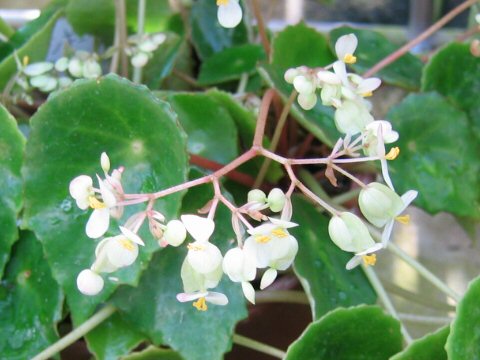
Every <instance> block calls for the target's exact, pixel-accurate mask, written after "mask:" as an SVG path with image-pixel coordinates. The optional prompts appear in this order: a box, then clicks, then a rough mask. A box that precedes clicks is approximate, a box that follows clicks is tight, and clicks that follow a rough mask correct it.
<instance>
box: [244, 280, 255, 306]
mask: <svg viewBox="0 0 480 360" xmlns="http://www.w3.org/2000/svg"><path fill="white" fill-rule="evenodd" d="M242 291H243V295H245V298H246V299H247V300H248V301H250V302H251V303H252V304H254V305H255V289H254V288H253V286H252V284H250V283H249V282H247V281H244V282H242Z"/></svg>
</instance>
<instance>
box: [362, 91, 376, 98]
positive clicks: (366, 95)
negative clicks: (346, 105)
mask: <svg viewBox="0 0 480 360" xmlns="http://www.w3.org/2000/svg"><path fill="white" fill-rule="evenodd" d="M372 95H373V93H372V92H371V91H369V92H366V93H363V94H362V96H363V97H370V96H372Z"/></svg>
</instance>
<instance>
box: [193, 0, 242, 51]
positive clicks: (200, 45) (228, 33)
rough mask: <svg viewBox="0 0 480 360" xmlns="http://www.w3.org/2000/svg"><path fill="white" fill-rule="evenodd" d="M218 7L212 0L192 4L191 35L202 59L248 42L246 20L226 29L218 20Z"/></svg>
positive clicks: (198, 0)
mask: <svg viewBox="0 0 480 360" xmlns="http://www.w3.org/2000/svg"><path fill="white" fill-rule="evenodd" d="M217 9H218V7H217V4H216V2H215V1H212V0H197V1H195V2H194V3H193V5H192V9H191V11H190V27H191V37H192V42H193V45H194V46H195V48H196V50H197V53H198V56H199V57H200V59H206V58H208V57H210V56H212V55H213V54H215V53H217V52H220V51H222V50H224V49H228V48H230V47H232V46H235V45H242V44H246V43H247V42H248V36H247V28H246V26H245V22H244V21H242V22H240V24H239V25H237V26H236V27H234V28H233V29H226V28H224V27H222V26H221V25H220V24H219V22H218V20H217Z"/></svg>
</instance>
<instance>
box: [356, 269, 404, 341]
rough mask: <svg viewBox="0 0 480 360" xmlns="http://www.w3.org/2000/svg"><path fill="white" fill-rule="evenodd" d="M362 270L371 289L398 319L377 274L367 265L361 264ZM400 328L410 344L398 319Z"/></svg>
mask: <svg viewBox="0 0 480 360" xmlns="http://www.w3.org/2000/svg"><path fill="white" fill-rule="evenodd" d="M362 268H363V271H364V272H365V275H367V278H368V280H369V281H370V284H372V287H373V289H374V290H375V292H376V293H377V295H378V297H379V298H380V300H381V302H382V303H383V305H384V306H385V308H386V309H387V311H388V312H389V313H390V315H392V316H393V317H394V318H396V319H398V320H400V318H399V316H398V314H397V311H396V310H395V308H394V307H393V304H392V302H391V300H390V297H389V296H388V294H387V292H386V291H385V289H384V288H383V285H382V283H381V282H380V279H379V278H378V276H377V274H376V273H375V271H374V270H373V269H372V268H371V267H369V266H364V265H363V264H362ZM400 330H401V332H402V334H403V337H404V339H405V342H406V343H407V345H408V344H411V343H412V342H413V339H412V337H411V336H410V334H409V333H408V331H407V329H405V326H403V324H402V322H401V321H400Z"/></svg>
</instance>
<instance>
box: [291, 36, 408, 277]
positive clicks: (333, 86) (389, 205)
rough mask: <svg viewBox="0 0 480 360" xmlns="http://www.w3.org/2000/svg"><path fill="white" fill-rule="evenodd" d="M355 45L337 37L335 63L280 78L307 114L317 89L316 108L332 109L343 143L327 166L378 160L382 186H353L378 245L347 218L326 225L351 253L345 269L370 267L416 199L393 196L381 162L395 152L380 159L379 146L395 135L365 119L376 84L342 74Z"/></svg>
mask: <svg viewBox="0 0 480 360" xmlns="http://www.w3.org/2000/svg"><path fill="white" fill-rule="evenodd" d="M357 45H358V40H357V38H356V36H355V35H354V34H348V35H344V36H341V37H340V38H339V39H338V40H337V42H336V43H335V53H336V55H337V60H336V61H335V62H334V63H332V64H330V65H328V66H326V67H325V68H323V69H320V70H318V69H310V68H307V67H304V66H303V67H298V68H293V69H289V70H287V71H286V73H285V80H286V81H287V82H288V83H291V84H293V86H294V88H295V90H296V91H297V92H298V98H297V100H298V103H299V105H300V106H301V107H302V108H303V109H305V110H309V109H312V108H313V107H314V106H315V105H316V103H317V94H316V91H317V89H320V98H321V101H322V104H323V105H325V106H332V107H334V108H335V126H336V128H337V129H338V131H339V132H341V133H342V134H345V138H344V139H339V141H338V142H337V144H336V145H335V147H334V149H333V151H332V154H331V155H330V158H329V159H330V160H332V161H333V160H334V159H336V158H338V157H340V156H342V155H349V156H352V157H359V156H360V154H359V153H357V151H358V150H362V151H363V153H364V154H365V155H366V156H367V157H369V158H370V160H380V162H381V165H382V175H383V178H384V180H385V182H386V183H387V185H388V186H385V185H383V184H380V183H376V182H374V183H371V184H369V185H364V184H363V183H361V181H357V182H358V183H360V184H361V185H362V190H361V192H360V195H359V205H360V210H361V212H362V214H363V215H364V217H365V218H366V219H367V220H368V221H369V222H371V223H372V224H373V225H374V226H376V227H379V228H382V227H383V229H384V230H383V234H382V242H381V243H376V242H375V241H374V240H373V239H372V237H371V235H370V233H369V231H368V229H367V227H366V225H365V224H364V222H363V221H362V220H361V219H360V218H359V217H358V216H356V215H354V214H352V213H350V212H340V213H337V214H334V216H333V217H332V219H331V220H330V223H329V227H328V231H329V234H330V237H331V238H332V240H333V242H334V243H335V244H336V245H337V246H338V247H340V248H341V249H342V250H344V251H348V252H352V253H354V257H353V258H352V260H350V261H349V262H348V264H347V269H351V268H353V267H355V266H357V265H358V264H359V263H360V262H361V260H362V259H363V261H364V263H365V264H366V265H374V264H375V261H376V256H375V254H374V253H375V252H376V251H378V250H380V249H382V248H384V247H386V246H387V244H388V241H389V238H390V235H391V232H392V228H393V223H394V221H395V220H397V221H399V222H402V223H406V222H407V221H408V217H407V216H402V215H401V214H402V213H403V211H404V210H405V208H406V207H407V206H408V205H409V204H410V203H411V202H412V201H413V200H414V199H415V197H416V195H417V192H416V191H413V190H411V191H408V192H407V193H406V194H404V195H403V196H401V197H400V196H399V195H397V193H396V192H395V190H394V187H393V183H392V181H391V179H390V176H389V173H388V166H387V160H393V159H395V158H396V156H397V155H398V153H399V149H398V148H393V149H391V150H390V151H389V152H388V153H386V150H385V144H390V143H393V142H395V141H397V140H398V133H397V132H396V131H394V130H393V129H392V125H391V124H390V123H389V122H388V121H386V120H374V117H373V116H372V115H371V113H370V110H371V104H370V103H369V102H368V101H367V100H366V98H367V97H370V96H371V95H372V93H373V91H374V90H376V89H377V88H378V87H379V86H380V84H381V81H380V79H378V78H368V79H363V78H362V77H361V76H359V75H357V74H353V73H348V72H347V68H346V65H348V64H354V63H355V62H356V61H357V58H356V57H355V55H354V53H355V50H356V48H357ZM329 69H332V70H333V71H330V70H329ZM354 137H355V138H354ZM357 144H360V145H357ZM342 147H343V149H342ZM326 175H327V177H328V178H329V179H330V181H331V182H332V183H333V184H334V185H336V179H335V176H334V175H333V170H332V166H331V164H328V166H327V173H326Z"/></svg>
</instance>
